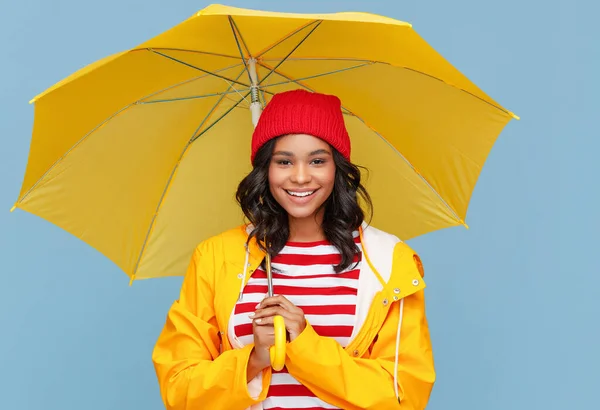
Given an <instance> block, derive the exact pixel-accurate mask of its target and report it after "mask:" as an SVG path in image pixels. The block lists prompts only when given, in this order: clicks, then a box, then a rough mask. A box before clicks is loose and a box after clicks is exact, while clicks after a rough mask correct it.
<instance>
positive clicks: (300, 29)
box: [255, 20, 323, 59]
mask: <svg viewBox="0 0 600 410" xmlns="http://www.w3.org/2000/svg"><path fill="white" fill-rule="evenodd" d="M322 22H323V20H313V21H311V22H309V23H306V24H304V25H302V26H300V27H298V28H297V29H295V30H292V31H290V32H289V33H288V34H286V35H285V36H283V37H282V38H280V39H279V40H277V41H276V42H274V43H273V44H271V45H269V46H267V47H265V48H264V49H263V50H262V51H259V52H258V53H257V54H256V56H255V58H256V59H259V58H260V57H262V56H263V55H265V54H266V53H268V52H269V51H271V50H272V49H274V48H275V47H277V46H278V45H279V44H281V43H283V42H284V41H285V40H287V39H288V38H290V37H293V36H294V35H296V34H297V33H299V32H301V31H302V30H304V29H305V28H307V27H310V26H311V25H313V24H315V23H318V24H321V23H322Z"/></svg>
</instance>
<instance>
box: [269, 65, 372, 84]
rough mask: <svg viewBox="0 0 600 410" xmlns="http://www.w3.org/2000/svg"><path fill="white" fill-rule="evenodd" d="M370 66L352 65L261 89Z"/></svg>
mask: <svg viewBox="0 0 600 410" xmlns="http://www.w3.org/2000/svg"><path fill="white" fill-rule="evenodd" d="M372 64H374V63H373V62H371V61H369V62H366V63H363V64H358V65H354V66H351V67H345V68H340V69H339V70H334V71H328V72H326V73H320V74H314V75H311V76H308V77H301V78H298V79H295V80H287V81H282V82H280V83H274V84H268V85H263V86H262V87H263V88H269V87H276V86H278V85H285V84H290V83H293V82H297V81H304V80H311V79H313V78H319V77H325V76H328V75H333V74H338V73H342V72H344V71H350V70H356V69H357V68H361V67H365V66H368V65H372ZM265 68H267V67H265Z"/></svg>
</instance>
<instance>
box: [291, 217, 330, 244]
mask: <svg viewBox="0 0 600 410" xmlns="http://www.w3.org/2000/svg"><path fill="white" fill-rule="evenodd" d="M288 224H289V228H290V236H289V238H288V240H289V241H290V242H316V241H322V240H324V239H326V238H325V233H324V232H323V228H322V224H323V215H317V217H316V218H315V216H314V215H312V216H310V217H308V218H302V219H296V218H292V217H290V218H288Z"/></svg>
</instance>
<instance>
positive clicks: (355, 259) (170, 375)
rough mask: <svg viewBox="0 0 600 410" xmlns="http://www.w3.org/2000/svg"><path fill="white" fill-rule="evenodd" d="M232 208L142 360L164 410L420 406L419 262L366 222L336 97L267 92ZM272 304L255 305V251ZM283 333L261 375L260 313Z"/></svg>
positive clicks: (198, 253)
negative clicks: (282, 345) (279, 322)
mask: <svg viewBox="0 0 600 410" xmlns="http://www.w3.org/2000/svg"><path fill="white" fill-rule="evenodd" d="M251 161H252V164H253V170H252V171H251V172H250V174H249V175H248V176H247V177H246V178H245V179H244V180H243V181H242V182H241V183H240V185H239V187H238V191H237V200H238V202H239V203H240V206H241V208H242V210H243V212H244V214H245V215H246V217H247V218H248V219H249V221H250V224H248V225H244V226H242V227H239V228H236V229H232V230H230V231H227V232H224V233H222V234H220V235H218V236H216V237H214V238H211V239H208V240H206V241H204V242H203V243H201V244H200V245H199V246H198V247H197V248H196V250H195V252H194V254H193V257H192V260H191V263H190V265H189V268H188V271H187V274H186V276H185V279H184V282H183V285H182V289H181V295H180V298H179V300H178V301H176V302H175V303H174V304H173V306H172V307H171V309H170V310H169V313H168V316H167V322H166V325H165V327H164V329H163V331H162V333H161V335H160V336H159V339H158V341H157V343H156V347H155V350H154V353H153V361H154V364H155V368H156V373H157V377H158V381H159V384H160V390H161V394H162V397H163V400H164V403H165V405H166V407H167V409H170V410H171V409H172V410H192V409H211V410H212V409H215V410H217V409H223V410H236V409H240V410H241V409H335V408H341V409H393V408H399V409H424V408H425V406H426V404H427V401H428V399H429V394H430V392H431V389H432V386H433V383H434V379H435V371H434V366H433V357H432V352H431V342H430V338H429V331H428V327H427V321H426V317H425V303H424V296H423V289H424V287H425V284H424V282H423V280H422V276H423V269H422V266H421V262H420V260H419V257H418V256H417V255H416V254H415V253H414V252H413V251H412V250H411V249H410V248H409V247H408V246H407V245H406V244H404V243H403V242H401V241H400V240H399V239H398V238H396V237H394V236H392V235H389V234H387V233H384V232H382V231H380V230H377V229H376V228H374V227H371V226H369V225H368V224H367V223H366V222H365V217H364V213H363V210H362V209H361V207H360V205H359V197H362V199H363V203H364V204H366V205H365V206H366V207H368V208H369V209H370V207H371V206H370V205H371V202H370V199H369V196H368V194H367V192H366V191H365V189H364V188H363V186H362V185H361V178H360V171H359V169H358V168H357V167H356V166H355V165H353V164H352V163H351V162H350V138H349V136H348V133H347V131H346V128H345V125H344V120H343V115H342V112H341V103H340V100H339V99H338V98H337V97H335V96H330V95H323V94H317V93H309V92H306V91H302V90H295V91H288V92H285V93H281V94H277V95H275V96H274V97H273V99H272V100H271V102H270V103H269V104H268V105H267V107H266V108H265V110H264V112H263V113H262V115H261V117H260V120H259V123H258V124H257V127H256V129H255V131H254V134H253V136H252V156H251ZM267 252H268V253H269V255H270V256H271V258H272V269H273V288H274V292H275V295H276V296H274V297H265V294H266V293H267V280H266V274H265V263H264V260H265V255H266V253H267ZM276 315H281V316H283V318H284V320H285V326H286V329H287V333H288V343H287V346H286V360H285V367H284V369H283V370H281V371H279V372H275V371H273V369H272V367H271V363H270V356H269V348H270V347H271V346H272V345H273V344H274V331H273V317H274V316H276Z"/></svg>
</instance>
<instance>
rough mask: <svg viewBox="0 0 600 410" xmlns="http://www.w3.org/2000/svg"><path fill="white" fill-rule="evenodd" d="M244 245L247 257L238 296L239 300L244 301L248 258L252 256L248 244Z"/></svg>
mask: <svg viewBox="0 0 600 410" xmlns="http://www.w3.org/2000/svg"><path fill="white" fill-rule="evenodd" d="M244 247H245V248H246V259H245V260H244V273H242V275H243V276H242V277H241V278H240V279H241V280H240V296H239V298H238V301H240V302H241V301H242V299H243V297H244V283H245V282H246V275H247V274H248V260H249V258H250V249H248V245H247V244H246V245H244Z"/></svg>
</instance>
